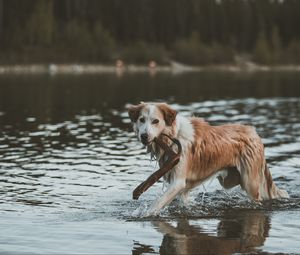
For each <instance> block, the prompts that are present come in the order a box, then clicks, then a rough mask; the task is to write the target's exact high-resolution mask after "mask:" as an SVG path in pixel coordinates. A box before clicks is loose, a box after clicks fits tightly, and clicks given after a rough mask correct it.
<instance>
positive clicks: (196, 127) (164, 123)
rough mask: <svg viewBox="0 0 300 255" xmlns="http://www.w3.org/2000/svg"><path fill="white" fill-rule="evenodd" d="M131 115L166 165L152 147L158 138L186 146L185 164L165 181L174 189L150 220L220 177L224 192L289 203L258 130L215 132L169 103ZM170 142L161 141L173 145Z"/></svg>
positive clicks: (135, 108) (137, 108)
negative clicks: (235, 189) (269, 164)
mask: <svg viewBox="0 0 300 255" xmlns="http://www.w3.org/2000/svg"><path fill="white" fill-rule="evenodd" d="M128 114H129V117H130V119H131V121H132V123H133V128H134V131H135V132H136V134H137V137H138V139H139V140H140V141H141V142H142V143H143V144H144V145H145V146H147V148H148V151H149V152H151V153H152V154H153V155H154V156H155V157H156V159H157V161H158V162H159V163H160V165H161V164H162V163H163V162H164V161H165V160H166V158H165V157H164V155H163V151H161V150H160V149H159V148H158V147H157V146H155V144H154V143H152V141H153V139H154V138H155V137H160V136H161V135H162V134H167V135H169V136H171V137H174V138H176V139H178V140H179V141H180V143H181V145H182V154H181V157H180V162H179V164H178V165H176V166H175V167H174V168H173V169H172V170H171V171H170V172H168V173H167V174H166V175H165V176H164V179H165V181H167V182H168V183H169V185H168V188H167V190H166V192H165V193H164V194H163V195H162V196H161V197H160V198H159V199H158V200H157V201H155V203H154V204H153V205H152V206H151V208H150V210H149V211H148V213H147V215H156V214H158V213H159V211H160V209H161V208H163V207H164V206H166V205H167V204H169V203H170V202H171V201H172V200H173V199H174V198H175V197H176V196H177V195H180V196H181V198H182V200H183V201H184V202H186V201H187V198H188V193H189V191H190V190H191V189H192V188H194V187H195V186H197V185H199V184H201V183H203V182H204V181H205V180H207V179H208V178H209V177H211V176H213V175H215V174H218V175H219V176H218V179H219V182H220V184H221V185H222V186H223V187H224V188H232V187H234V186H237V185H240V186H241V188H242V189H243V190H245V191H246V192H247V194H248V196H249V197H250V198H252V199H253V200H256V201H261V200H266V199H275V198H287V197H288V193H287V192H286V191H285V190H280V189H279V188H278V187H277V186H276V185H275V183H274V182H273V180H272V177H271V173H270V171H269V169H268V167H267V164H266V160H265V155H264V145H263V144H262V141H261V139H260V137H259V136H258V134H257V133H256V131H255V129H254V128H253V127H251V126H245V125H239V124H226V125H220V126H211V125H209V124H208V123H207V122H205V121H204V120H202V119H200V118H195V117H191V118H186V117H183V116H180V115H177V112H176V111H175V110H174V109H172V108H171V107H170V106H169V105H167V104H165V103H140V104H138V105H130V106H128ZM164 137H165V136H161V139H165V142H167V143H169V144H170V143H171V142H170V140H169V139H167V138H164ZM170 145H171V144H170ZM175 147H176V146H175Z"/></svg>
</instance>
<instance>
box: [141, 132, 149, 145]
mask: <svg viewBox="0 0 300 255" xmlns="http://www.w3.org/2000/svg"><path fill="white" fill-rule="evenodd" d="M148 137H149V136H148V134H146V133H145V134H141V140H142V143H143V144H146V143H147V142H148Z"/></svg>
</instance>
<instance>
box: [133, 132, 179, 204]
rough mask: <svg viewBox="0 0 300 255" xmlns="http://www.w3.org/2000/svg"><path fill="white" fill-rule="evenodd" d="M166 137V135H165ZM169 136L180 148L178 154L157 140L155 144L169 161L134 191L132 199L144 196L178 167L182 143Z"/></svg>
mask: <svg viewBox="0 0 300 255" xmlns="http://www.w3.org/2000/svg"><path fill="white" fill-rule="evenodd" d="M164 135H165V134H164ZM165 136H167V137H168V138H169V139H170V140H172V141H173V142H174V143H175V144H176V145H177V147H178V152H177V153H175V152H174V151H173V150H172V149H171V147H170V146H168V145H167V144H166V143H165V142H163V141H162V140H160V139H157V138H155V139H154V142H155V143H156V144H157V145H158V146H159V147H161V148H162V149H163V150H164V151H165V153H166V155H167V156H168V159H167V161H166V162H165V163H164V164H163V165H162V166H161V168H159V169H158V170H157V171H156V172H154V173H153V174H151V175H150V176H149V177H148V178H147V180H145V181H144V182H142V183H141V184H140V185H139V186H137V187H136V188H135V190H134V191H133V194H132V197H133V199H138V198H139V197H140V195H141V194H143V193H144V192H145V191H146V190H147V189H149V188H150V187H151V186H152V185H153V184H154V183H155V182H157V181H158V180H159V179H160V178H161V177H162V176H164V175H165V174H166V173H167V172H168V171H170V170H171V169H172V168H173V167H174V166H176V165H177V164H178V162H179V160H180V154H181V151H182V148H181V144H180V142H179V141H178V140H177V139H175V138H171V137H170V136H168V135H165Z"/></svg>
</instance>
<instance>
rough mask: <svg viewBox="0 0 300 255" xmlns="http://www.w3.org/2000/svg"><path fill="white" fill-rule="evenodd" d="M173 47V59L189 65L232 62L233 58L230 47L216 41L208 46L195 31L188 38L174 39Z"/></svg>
mask: <svg viewBox="0 0 300 255" xmlns="http://www.w3.org/2000/svg"><path fill="white" fill-rule="evenodd" d="M173 49H174V59H175V60H177V61H179V62H182V63H186V64H190V65H209V64H220V63H232V62H233V60H234V51H233V50H232V49H230V48H229V47H226V46H222V45H220V44H217V43H213V44H212V46H208V45H206V44H204V43H202V42H201V40H200V36H199V34H198V33H195V32H194V33H193V34H192V35H191V36H190V37H189V38H188V39H181V40H178V41H176V42H175V44H174V47H173Z"/></svg>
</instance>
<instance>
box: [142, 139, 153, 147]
mask: <svg viewBox="0 0 300 255" xmlns="http://www.w3.org/2000/svg"><path fill="white" fill-rule="evenodd" d="M141 142H142V144H143V145H145V146H148V145H151V144H152V142H153V141H152V140H151V141H148V140H147V141H146V140H142V141H141Z"/></svg>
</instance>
